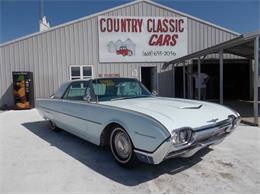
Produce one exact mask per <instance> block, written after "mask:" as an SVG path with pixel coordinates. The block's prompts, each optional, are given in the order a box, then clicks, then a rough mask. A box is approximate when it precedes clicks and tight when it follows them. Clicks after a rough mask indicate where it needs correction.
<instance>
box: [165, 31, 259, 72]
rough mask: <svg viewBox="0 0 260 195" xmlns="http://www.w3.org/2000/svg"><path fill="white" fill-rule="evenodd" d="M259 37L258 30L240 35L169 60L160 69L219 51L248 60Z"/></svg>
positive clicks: (252, 56) (252, 54)
mask: <svg viewBox="0 0 260 195" xmlns="http://www.w3.org/2000/svg"><path fill="white" fill-rule="evenodd" d="M259 36H260V30H258V31H257V32H254V33H248V34H245V35H240V36H239V37H236V38H234V39H231V40H229V41H226V42H223V43H220V44H218V45H215V46H213V47H209V48H206V49H204V50H200V51H198V52H195V53H192V54H189V55H186V56H183V57H180V58H177V59H174V60H171V61H169V62H165V63H164V65H163V67H162V69H166V68H167V67H168V66H170V65H174V64H178V63H183V62H185V61H186V60H191V59H194V58H200V57H203V56H207V55H210V54H215V53H219V51H221V50H222V51H223V52H224V53H228V54H234V55H237V56H241V57H245V58H248V59H253V58H254V40H255V38H256V37H259Z"/></svg>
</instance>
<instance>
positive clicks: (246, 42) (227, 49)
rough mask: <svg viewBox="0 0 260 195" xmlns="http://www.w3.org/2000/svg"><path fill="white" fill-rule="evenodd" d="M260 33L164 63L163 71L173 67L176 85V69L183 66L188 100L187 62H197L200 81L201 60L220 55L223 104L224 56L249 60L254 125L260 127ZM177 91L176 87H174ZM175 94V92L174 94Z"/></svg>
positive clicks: (220, 95)
mask: <svg viewBox="0 0 260 195" xmlns="http://www.w3.org/2000/svg"><path fill="white" fill-rule="evenodd" d="M259 37H260V31H257V32H254V33H248V34H245V35H241V36H239V37H236V38H234V39H231V40H229V41H226V42H223V43H220V44H218V45H215V46H213V47H209V48H207V49H204V50H201V51H198V52H195V53H192V54H189V55H186V56H183V57H181V58H178V59H175V60H172V61H169V62H166V63H164V65H163V67H162V68H163V69H166V68H167V67H168V66H170V65H172V66H173V69H172V70H173V80H174V83H175V75H174V74H175V73H174V72H175V71H174V67H175V66H178V65H182V68H183V97H184V98H186V94H185V91H186V83H185V65H186V62H187V61H190V60H197V62H198V63H197V65H198V78H199V80H200V74H201V60H204V59H205V58H206V56H208V55H210V54H219V103H220V104H223V55H224V54H234V55H236V56H240V57H243V58H245V59H248V60H250V61H251V62H252V64H253V102H254V104H253V105H254V106H253V110H254V122H253V124H254V125H259V123H258V117H259V110H258V87H260V86H259V52H260V48H259V45H260V44H259V42H260V39H259ZM174 91H175V87H174ZM200 93H201V89H200V88H198V99H200ZM174 94H175V92H174Z"/></svg>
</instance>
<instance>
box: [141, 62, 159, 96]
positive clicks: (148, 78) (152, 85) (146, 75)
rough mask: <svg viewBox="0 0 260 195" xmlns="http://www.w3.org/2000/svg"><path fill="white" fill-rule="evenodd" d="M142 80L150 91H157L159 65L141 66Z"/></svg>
mask: <svg viewBox="0 0 260 195" xmlns="http://www.w3.org/2000/svg"><path fill="white" fill-rule="evenodd" d="M141 81H142V83H143V84H144V86H146V88H147V89H148V90H149V91H151V92H152V91H157V67H156V66H154V67H141Z"/></svg>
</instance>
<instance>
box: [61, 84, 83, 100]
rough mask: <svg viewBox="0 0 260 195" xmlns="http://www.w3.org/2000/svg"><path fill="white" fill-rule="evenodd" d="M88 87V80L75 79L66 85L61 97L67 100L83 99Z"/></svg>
mask: <svg viewBox="0 0 260 195" xmlns="http://www.w3.org/2000/svg"><path fill="white" fill-rule="evenodd" d="M87 87H88V82H86V81H77V82H73V83H71V84H70V86H69V87H68V89H67V91H66V93H65V95H64V96H63V99H67V100H83V98H84V96H85V94H86V89H87Z"/></svg>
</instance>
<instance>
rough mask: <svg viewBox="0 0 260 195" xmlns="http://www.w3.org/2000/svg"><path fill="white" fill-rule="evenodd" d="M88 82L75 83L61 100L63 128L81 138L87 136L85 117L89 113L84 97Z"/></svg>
mask: <svg viewBox="0 0 260 195" xmlns="http://www.w3.org/2000/svg"><path fill="white" fill-rule="evenodd" d="M87 86H88V81H74V82H72V83H71V84H70V86H69V87H68V88H67V90H66V92H65V94H64V95H63V97H62V98H61V99H62V101H61V105H60V107H61V109H62V113H63V116H62V118H61V119H60V121H62V123H63V128H64V129H66V130H67V131H69V132H71V133H73V134H76V135H78V136H80V137H82V136H84V137H85V136H86V135H85V134H84V132H82V129H84V128H86V125H87V124H86V122H85V120H84V119H85V118H84V115H85V114H86V113H87V112H88V109H87V105H85V104H84V97H85V94H86V89H87Z"/></svg>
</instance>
